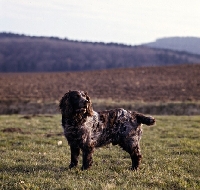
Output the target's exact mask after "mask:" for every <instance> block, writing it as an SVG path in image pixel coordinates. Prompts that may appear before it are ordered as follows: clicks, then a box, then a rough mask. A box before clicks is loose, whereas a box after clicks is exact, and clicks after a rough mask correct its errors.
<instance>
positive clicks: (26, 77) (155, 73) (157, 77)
mask: <svg viewBox="0 0 200 190" xmlns="http://www.w3.org/2000/svg"><path fill="white" fill-rule="evenodd" d="M77 89H78V90H84V91H87V92H88V94H89V96H90V97H91V98H92V99H93V98H101V99H108V98H111V99H113V100H125V101H126V100H128V101H130V100H131V101H144V102H152V101H153V102H154V101H161V102H166V101H197V100H200V64H198V65H179V66H168V67H140V68H133V69H112V70H101V71H88V72H63V73H9V74H4V73H1V74H0V100H2V101H5V100H8V101H10V100H12V101H21V100H28V101H37V102H48V101H51V102H52V101H59V100H60V98H61V97H62V96H63V94H64V93H66V92H67V91H68V90H77Z"/></svg>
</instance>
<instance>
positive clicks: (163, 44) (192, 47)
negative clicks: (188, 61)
mask: <svg viewBox="0 0 200 190" xmlns="http://www.w3.org/2000/svg"><path fill="white" fill-rule="evenodd" d="M144 45H145V46H148V47H152V48H163V49H171V50H177V51H186V52H189V53H193V54H199V55H200V38H196V37H170V38H161V39H158V40H156V41H155V42H151V43H147V44H144Z"/></svg>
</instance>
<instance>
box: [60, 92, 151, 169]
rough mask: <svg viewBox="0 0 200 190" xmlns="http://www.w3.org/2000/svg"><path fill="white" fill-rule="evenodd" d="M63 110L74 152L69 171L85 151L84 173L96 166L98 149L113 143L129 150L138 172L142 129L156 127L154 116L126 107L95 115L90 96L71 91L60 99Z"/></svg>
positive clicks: (65, 125) (63, 124)
mask: <svg viewBox="0 0 200 190" xmlns="http://www.w3.org/2000/svg"><path fill="white" fill-rule="evenodd" d="M59 108H60V110H61V114H62V126H63V129H64V135H65V137H66V138H67V141H68V143H69V146H70V149H71V163H70V165H69V168H72V167H75V166H77V164H78V156H79V154H80V150H82V153H83V164H82V170H85V169H88V168H89V167H90V166H91V165H92V154H93V152H94V149H95V148H96V147H101V146H104V145H107V144H109V143H112V144H113V145H117V144H118V145H119V146H120V147H122V148H123V149H124V150H125V151H127V152H128V153H129V154H130V157H131V160H132V167H131V168H132V169H133V170H137V169H138V167H139V164H140V162H141V158H142V155H141V151H140V146H139V141H140V139H141V135H142V128H141V126H142V124H146V125H153V124H154V123H155V119H154V118H153V117H147V116H145V115H143V114H141V113H138V112H131V111H127V110H124V109H122V108H118V109H113V110H109V111H102V112H95V111H94V110H93V108H92V103H91V100H90V97H89V96H88V94H87V93H86V92H83V91H69V92H67V93H66V94H65V95H64V96H63V97H62V99H61V100H60V104H59Z"/></svg>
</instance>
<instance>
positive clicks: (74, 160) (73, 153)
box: [69, 145, 80, 169]
mask: <svg viewBox="0 0 200 190" xmlns="http://www.w3.org/2000/svg"><path fill="white" fill-rule="evenodd" d="M70 148H71V163H70V165H69V168H70V169H71V168H73V167H75V166H77V164H78V156H79V154H80V148H79V147H77V146H74V145H71V146H70Z"/></svg>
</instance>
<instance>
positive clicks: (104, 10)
mask: <svg viewBox="0 0 200 190" xmlns="http://www.w3.org/2000/svg"><path fill="white" fill-rule="evenodd" d="M0 32H13V33H19V34H25V35H31V36H54V37H60V38H68V39H72V40H83V41H92V42H115V43H124V44H129V45H138V44H141V43H146V42H151V41H155V40H156V39H157V38H162V37H172V36H193V37H200V0H0Z"/></svg>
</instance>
